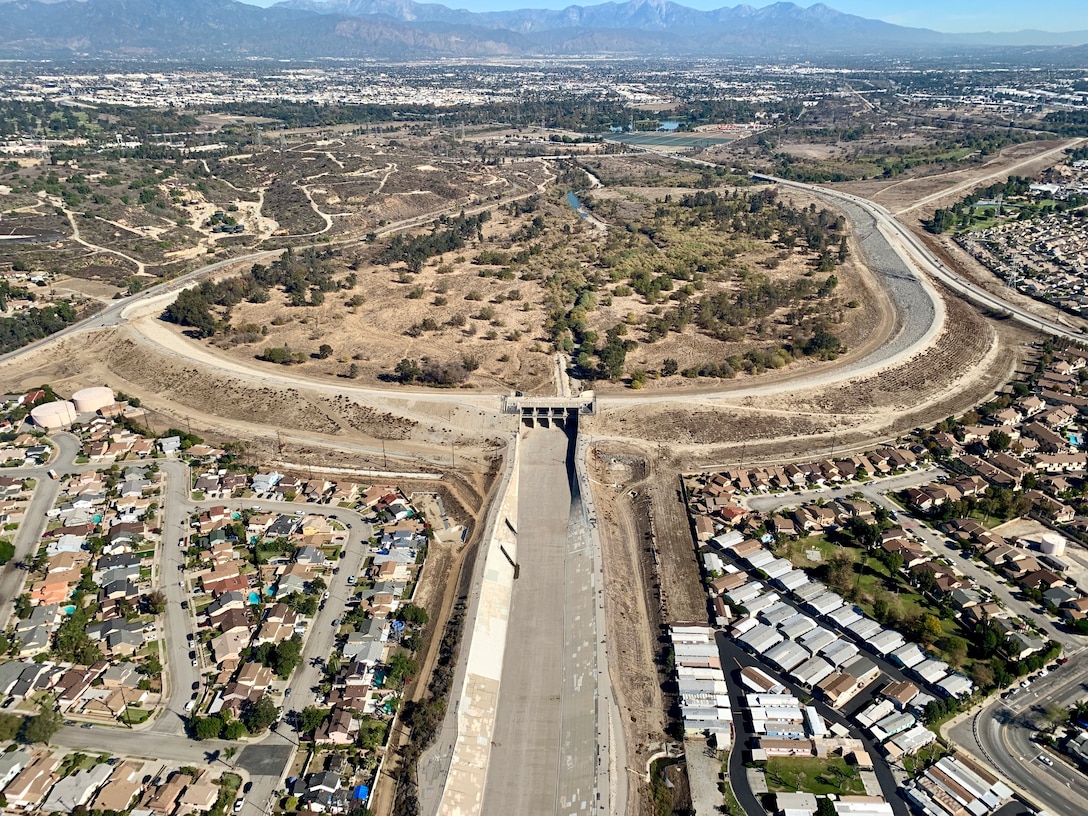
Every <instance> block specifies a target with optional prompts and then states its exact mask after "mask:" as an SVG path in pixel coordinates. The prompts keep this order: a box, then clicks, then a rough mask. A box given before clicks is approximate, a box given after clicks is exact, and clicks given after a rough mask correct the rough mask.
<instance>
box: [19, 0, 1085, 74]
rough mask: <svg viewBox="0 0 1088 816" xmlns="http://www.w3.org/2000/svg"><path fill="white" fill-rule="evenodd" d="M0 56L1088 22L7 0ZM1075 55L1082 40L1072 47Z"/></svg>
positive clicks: (909, 47)
mask: <svg viewBox="0 0 1088 816" xmlns="http://www.w3.org/2000/svg"><path fill="white" fill-rule="evenodd" d="M0 19H2V20H3V23H2V24H0V58H6V59H19V58H22V59H35V58H51V59H58V58H60V59H63V58H69V57H78V58H84V57H90V58H117V57H130V58H139V57H143V58H149V59H151V58H168V59H186V58H201V59H208V58H213V59H218V60H230V59H238V58H247V57H270V58H279V59H311V58H321V57H331V58H337V57H339V58H372V59H383V60H398V59H425V58H436V57H476V58H488V57H522V56H525V57H528V56H544V55H555V56H562V55H567V56H571V55H577V56H609V55H611V56H624V57H628V56H642V57H662V56H683V57H696V56H706V57H728V56H760V57H792V58H799V57H808V56H820V55H829V54H839V55H843V54H846V55H862V54H870V55H876V54H895V53H910V52H918V51H928V52H934V51H941V50H948V49H957V50H963V49H971V48H978V47H997V46H1000V47H1024V46H1047V47H1055V46H1061V47H1066V46H1073V45H1081V44H1083V43H1088V32H1083V31H1082V32H1069V33H1063V34H1053V33H1049V32H1035V31H1021V32H1016V33H1013V34H943V33H940V32H936V31H932V30H929V29H921V28H908V27H904V26H897V25H893V24H891V23H885V22H881V21H879V20H871V19H867V18H864V17H859V16H857V15H852V14H844V13H842V12H838V11H836V10H834V9H832V8H830V7H828V6H826V5H824V4H822V3H817V4H815V5H813V6H810V7H808V8H803V7H801V6H798V5H796V4H794V3H790V2H781V3H775V4H773V5H770V6H766V7H764V8H759V9H757V8H753V7H752V6H746V5H739V6H734V7H723V8H719V9H714V10H711V11H700V10H696V9H692V8H689V7H687V6H683V5H680V4H678V3H673V2H670V1H669V0H628V1H627V2H622V3H615V2H608V3H601V4H598V5H589V6H569V7H567V8H565V9H562V10H548V9H518V10H513V11H492V12H471V11H465V10H462V9H451V8H449V7H447V6H444V5H441V4H438V3H417V2H414V0H285V1H284V2H281V3H278V4H276V5H274V6H272V7H269V8H259V7H257V6H252V5H248V4H246V3H241V2H236V0H0ZM1077 51H1081V49H1077Z"/></svg>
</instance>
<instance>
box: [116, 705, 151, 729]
mask: <svg viewBox="0 0 1088 816" xmlns="http://www.w3.org/2000/svg"><path fill="white" fill-rule="evenodd" d="M150 716H151V710H150V709H147V708H131V707H129V708H126V709H125V711H124V713H123V714H122V715H121V717H120V720H121V722H123V723H125V724H126V725H139V724H140V723H142V722H144V721H146V720H147V718H148V717H150Z"/></svg>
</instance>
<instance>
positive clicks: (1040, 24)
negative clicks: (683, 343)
mask: <svg viewBox="0 0 1088 816" xmlns="http://www.w3.org/2000/svg"><path fill="white" fill-rule="evenodd" d="M422 1H423V2H426V0H422ZM621 1H622V0H617V2H621ZM742 1H743V0H674V2H678V3H680V4H681V5H685V6H690V7H691V8H698V9H713V8H720V7H721V6H735V5H738V4H739V3H741V2H742ZM244 2H249V3H253V4H254V5H258V6H269V5H272V4H273V3H274V2H276V0H244ZM431 2H442V4H443V5H446V6H449V7H450V8H465V9H469V10H471V11H496V10H499V9H515V8H565V7H566V6H570V5H576V4H577V5H586V6H588V5H595V4H596V0H431ZM794 2H797V3H798V5H801V6H809V5H812V2H810V0H794ZM825 2H826V4H827V5H828V6H830V7H831V8H833V9H836V10H838V11H842V12H846V13H848V14H857V15H859V16H861V17H870V18H873V19H877V20H884V21H886V22H889V23H895V24H897V25H905V26H914V27H917V28H931V29H934V30H936V31H946V32H954V33H960V32H975V31H1020V30H1022V29H1026V28H1030V29H1039V30H1042V31H1085V30H1088V0H1035V2H1031V0H825ZM748 5H752V6H756V7H762V6H766V5H770V2H769V0H748Z"/></svg>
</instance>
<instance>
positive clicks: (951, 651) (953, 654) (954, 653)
mask: <svg viewBox="0 0 1088 816" xmlns="http://www.w3.org/2000/svg"><path fill="white" fill-rule="evenodd" d="M943 645H944V651H945V654H946V655H947V656H948V664H949V665H950V666H951V667H952V668H954V669H958V668H960V667H962V666H963V661H964V660H965V659H966V658H967V641H966V640H964V639H963V638H961V637H959V636H958V635H952V636H951V637H948V638H946V639H945V641H944V644H943Z"/></svg>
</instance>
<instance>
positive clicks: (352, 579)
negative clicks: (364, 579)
mask: <svg viewBox="0 0 1088 816" xmlns="http://www.w3.org/2000/svg"><path fill="white" fill-rule="evenodd" d="M348 586H355V576H354V575H349V576H348Z"/></svg>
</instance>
